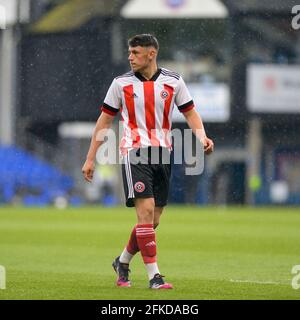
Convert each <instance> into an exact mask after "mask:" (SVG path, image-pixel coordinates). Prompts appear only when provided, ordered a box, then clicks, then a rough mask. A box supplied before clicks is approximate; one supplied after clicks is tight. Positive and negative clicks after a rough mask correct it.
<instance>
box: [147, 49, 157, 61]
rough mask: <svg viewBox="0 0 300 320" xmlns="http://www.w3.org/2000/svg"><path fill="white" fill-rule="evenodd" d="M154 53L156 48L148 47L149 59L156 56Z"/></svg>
mask: <svg viewBox="0 0 300 320" xmlns="http://www.w3.org/2000/svg"><path fill="white" fill-rule="evenodd" d="M156 55H157V52H156V50H155V49H154V48H150V49H149V57H150V59H151V60H153V59H154V58H155V57H156Z"/></svg>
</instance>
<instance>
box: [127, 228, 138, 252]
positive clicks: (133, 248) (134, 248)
mask: <svg viewBox="0 0 300 320" xmlns="http://www.w3.org/2000/svg"><path fill="white" fill-rule="evenodd" d="M126 249H127V251H128V252H129V253H130V254H132V255H135V254H136V253H137V252H139V251H140V249H139V246H138V243H137V240H136V226H135V227H134V228H133V230H132V232H131V235H130V238H129V241H128V244H127V247H126Z"/></svg>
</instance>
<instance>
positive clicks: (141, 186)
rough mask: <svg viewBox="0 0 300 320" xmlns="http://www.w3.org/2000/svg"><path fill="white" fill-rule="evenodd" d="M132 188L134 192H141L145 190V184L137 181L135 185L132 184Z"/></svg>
mask: <svg viewBox="0 0 300 320" xmlns="http://www.w3.org/2000/svg"><path fill="white" fill-rule="evenodd" d="M134 190H135V191H136V192H143V191H144V190H145V185H144V183H143V182H141V181H138V182H137V183H136V184H135V185H134Z"/></svg>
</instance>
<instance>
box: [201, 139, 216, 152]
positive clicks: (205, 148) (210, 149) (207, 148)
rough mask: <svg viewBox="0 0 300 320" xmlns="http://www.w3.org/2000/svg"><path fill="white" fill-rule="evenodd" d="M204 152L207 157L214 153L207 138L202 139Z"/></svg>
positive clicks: (211, 144)
mask: <svg viewBox="0 0 300 320" xmlns="http://www.w3.org/2000/svg"><path fill="white" fill-rule="evenodd" d="M203 144H204V152H205V154H207V155H209V154H211V153H212V152H213V151H214V142H213V141H212V140H211V139H209V138H207V137H206V138H204V143H203Z"/></svg>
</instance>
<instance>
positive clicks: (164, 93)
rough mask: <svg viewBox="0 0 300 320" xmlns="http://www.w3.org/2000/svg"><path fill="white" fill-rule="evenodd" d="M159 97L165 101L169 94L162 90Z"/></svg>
mask: <svg viewBox="0 0 300 320" xmlns="http://www.w3.org/2000/svg"><path fill="white" fill-rule="evenodd" d="M160 96H161V98H162V99H164V100H166V99H167V98H168V97H169V92H168V91H167V90H162V91H161V93H160Z"/></svg>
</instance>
